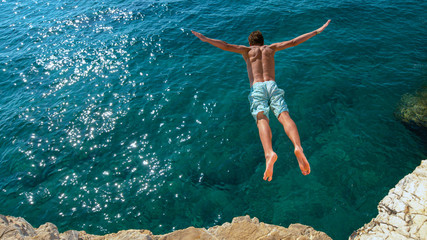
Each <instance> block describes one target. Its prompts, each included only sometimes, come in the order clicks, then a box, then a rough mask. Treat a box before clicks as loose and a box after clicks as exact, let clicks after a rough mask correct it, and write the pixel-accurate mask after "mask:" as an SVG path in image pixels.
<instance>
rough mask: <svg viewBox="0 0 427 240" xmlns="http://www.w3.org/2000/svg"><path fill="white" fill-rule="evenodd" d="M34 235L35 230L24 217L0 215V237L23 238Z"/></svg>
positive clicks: (16, 239)
mask: <svg viewBox="0 0 427 240" xmlns="http://www.w3.org/2000/svg"><path fill="white" fill-rule="evenodd" d="M35 235H36V231H35V230H34V228H33V227H32V226H31V224H29V223H28V222H27V221H25V219H23V218H20V217H18V218H15V217H9V216H3V215H0V239H11V240H12V239H13V240H21V239H22V240H23V239H25V237H32V236H35Z"/></svg>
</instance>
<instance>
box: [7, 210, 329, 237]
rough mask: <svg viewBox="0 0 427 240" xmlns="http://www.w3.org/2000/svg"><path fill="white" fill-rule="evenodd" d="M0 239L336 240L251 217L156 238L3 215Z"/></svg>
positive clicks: (298, 226) (135, 232) (304, 228)
mask: <svg viewBox="0 0 427 240" xmlns="http://www.w3.org/2000/svg"><path fill="white" fill-rule="evenodd" d="M0 239H7V240H9V239H10V240H12V239H13V240H15V239H16V240H36V239H37V240H44V239H46V240H47V239H49V240H50V239H61V240H104V239H108V240H119V239H132V240H171V239H173V240H193V239H202V240H204V239H209V240H210V239H212V240H214V239H215V240H222V239H227V240H228V239H230V240H234V239H236V240H237V239H239V240H240V239H246V240H252V239H254V240H255V239H257V240H274V239H289V240H332V239H331V238H330V237H329V236H328V235H326V234H325V233H323V232H319V231H316V230H314V229H313V228H312V227H309V226H305V225H302V224H291V225H290V226H289V227H288V228H284V227H280V226H276V225H271V224H266V223H262V222H261V223H260V222H259V220H258V219H257V218H252V219H251V218H250V217H249V216H244V217H236V218H234V219H233V221H232V222H231V223H228V222H227V223H224V224H223V225H221V226H214V227H211V228H209V229H205V228H194V227H189V228H186V229H183V230H178V231H174V232H171V233H168V234H164V235H153V234H152V233H151V232H150V231H149V230H125V231H119V232H118V233H112V234H107V235H104V236H97V235H91V234H87V233H86V232H84V231H80V232H78V231H74V230H70V231H67V232H64V233H61V234H60V233H59V232H58V228H57V227H56V226H55V225H53V224H52V223H46V224H43V225H41V226H40V227H39V228H37V229H34V228H33V227H32V226H31V225H30V224H29V223H28V222H27V221H25V219H23V218H16V217H10V216H3V215H0Z"/></svg>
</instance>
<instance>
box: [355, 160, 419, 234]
mask: <svg viewBox="0 0 427 240" xmlns="http://www.w3.org/2000/svg"><path fill="white" fill-rule="evenodd" d="M368 239H370V240H374V239H378V240H380V239H389V240H406V239H408V240H409V239H411V240H413V239H420V240H425V239H427V160H424V161H422V162H421V165H420V166H418V167H417V168H416V169H415V170H414V171H413V172H412V173H411V174H408V175H406V176H405V177H404V178H403V179H402V180H400V181H399V183H398V184H397V185H396V186H395V187H394V188H392V189H391V190H390V191H389V193H388V195H387V196H386V197H385V198H384V199H383V200H381V202H380V203H379V204H378V216H377V217H376V218H374V219H372V220H371V222H369V223H368V224H365V226H363V227H362V228H360V229H359V230H357V231H356V232H354V233H353V234H352V235H351V236H350V240H368Z"/></svg>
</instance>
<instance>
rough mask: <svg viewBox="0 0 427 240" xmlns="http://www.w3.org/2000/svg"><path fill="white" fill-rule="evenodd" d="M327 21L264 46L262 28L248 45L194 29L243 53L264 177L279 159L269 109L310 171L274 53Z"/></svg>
mask: <svg viewBox="0 0 427 240" xmlns="http://www.w3.org/2000/svg"><path fill="white" fill-rule="evenodd" d="M330 21H331V20H328V21H327V22H326V23H325V24H324V25H323V26H322V27H320V28H318V29H317V30H315V31H312V32H309V33H306V34H303V35H301V36H299V37H296V38H294V39H292V40H289V41H284V42H279V43H273V44H271V45H264V37H263V36H262V34H261V32H260V31H254V32H252V33H251V34H250V35H249V37H248V40H249V47H246V46H243V45H233V44H229V43H226V42H224V41H221V40H217V39H212V38H208V37H205V36H203V35H202V34H201V33H198V32H195V31H191V32H192V33H193V34H194V35H196V37H198V38H199V39H200V40H202V41H203V42H207V43H210V44H212V45H213V46H215V47H217V48H220V49H222V50H225V51H229V52H235V53H240V54H242V56H243V59H244V60H245V62H246V67H247V70H248V77H249V83H250V86H251V91H250V94H249V102H250V106H251V107H250V110H251V113H252V116H253V117H254V119H255V121H256V124H257V126H258V131H259V137H260V139H261V143H262V147H263V149H264V155H265V160H266V167H265V172H264V180H268V181H271V180H272V179H273V166H274V163H275V162H276V160H277V154H276V153H275V152H274V151H273V147H272V143H271V139H272V133H271V129H270V125H269V112H270V109H271V110H273V113H274V115H276V117H277V119H278V120H279V122H280V123H281V124H282V125H283V128H284V129H285V132H286V134H287V135H288V137H289V139H290V140H291V141H292V143H293V144H294V147H295V150H294V153H295V156H296V158H297V160H298V164H299V167H300V169H301V172H302V174H303V175H308V174H309V173H310V164H309V163H308V161H307V158H306V157H305V155H304V152H303V149H302V147H301V142H300V137H299V134H298V130H297V126H296V125H295V123H294V121H293V120H292V119H291V117H290V116H289V111H288V107H287V105H286V102H285V99H284V94H285V92H284V91H283V90H282V89H280V88H278V87H277V84H276V82H275V73H274V54H275V53H276V52H277V51H280V50H283V49H286V48H290V47H295V46H296V45H298V44H300V43H303V42H305V41H307V40H308V39H310V38H312V37H314V36H316V35H317V34H319V33H321V32H322V31H323V30H324V29H325V28H326V27H327V26H328V24H329V22H330Z"/></svg>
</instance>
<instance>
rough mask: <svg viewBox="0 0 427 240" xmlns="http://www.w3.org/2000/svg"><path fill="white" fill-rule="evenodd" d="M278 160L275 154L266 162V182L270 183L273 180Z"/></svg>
mask: <svg viewBox="0 0 427 240" xmlns="http://www.w3.org/2000/svg"><path fill="white" fill-rule="evenodd" d="M276 160H277V154H276V153H273V155H271V157H270V158H269V159H266V161H265V172H264V180H266V181H267V179H268V181H269V182H270V181H271V180H272V179H273V167H274V163H275V162H276Z"/></svg>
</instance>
